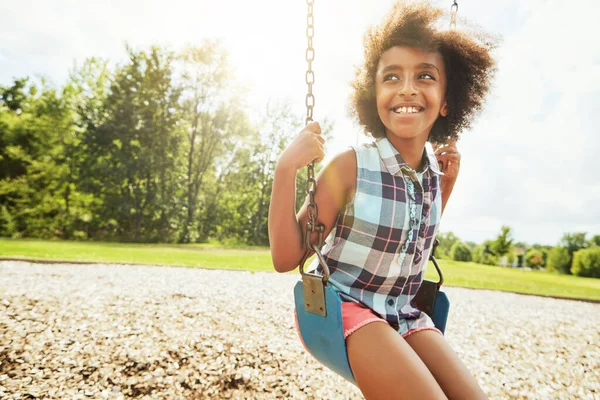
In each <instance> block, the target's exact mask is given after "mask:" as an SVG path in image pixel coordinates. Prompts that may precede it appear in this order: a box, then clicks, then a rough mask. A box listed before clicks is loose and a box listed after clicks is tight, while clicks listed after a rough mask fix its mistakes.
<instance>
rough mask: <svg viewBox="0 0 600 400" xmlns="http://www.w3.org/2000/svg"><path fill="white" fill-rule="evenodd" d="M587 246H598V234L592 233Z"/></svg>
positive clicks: (599, 236)
mask: <svg viewBox="0 0 600 400" xmlns="http://www.w3.org/2000/svg"><path fill="white" fill-rule="evenodd" d="M589 246H590V247H592V246H600V235H594V236H592V238H591V239H590V242H589Z"/></svg>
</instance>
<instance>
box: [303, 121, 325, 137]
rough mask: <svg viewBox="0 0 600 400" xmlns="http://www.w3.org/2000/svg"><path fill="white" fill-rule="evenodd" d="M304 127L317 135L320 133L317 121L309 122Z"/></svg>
mask: <svg viewBox="0 0 600 400" xmlns="http://www.w3.org/2000/svg"><path fill="white" fill-rule="evenodd" d="M304 129H305V130H307V131H310V132H313V133H316V134H318V135H320V134H321V125H319V123H318V122H311V123H309V124H308V125H306V127H305V128H304Z"/></svg>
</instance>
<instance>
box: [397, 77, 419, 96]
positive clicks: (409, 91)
mask: <svg viewBox="0 0 600 400" xmlns="http://www.w3.org/2000/svg"><path fill="white" fill-rule="evenodd" d="M398 94H399V95H400V96H416V95H417V88H416V87H415V85H414V84H413V82H412V80H411V79H403V82H402V84H401V85H400V88H399V89H398Z"/></svg>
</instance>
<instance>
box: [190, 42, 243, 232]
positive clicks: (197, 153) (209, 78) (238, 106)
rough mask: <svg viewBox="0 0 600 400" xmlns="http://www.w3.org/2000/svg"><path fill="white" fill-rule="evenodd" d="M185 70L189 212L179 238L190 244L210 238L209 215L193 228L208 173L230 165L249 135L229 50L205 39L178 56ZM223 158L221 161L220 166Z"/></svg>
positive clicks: (218, 43)
mask: <svg viewBox="0 0 600 400" xmlns="http://www.w3.org/2000/svg"><path fill="white" fill-rule="evenodd" d="M179 60H180V63H181V68H182V74H181V82H180V86H181V87H182V97H181V99H182V100H181V108H182V112H183V115H182V124H183V126H182V127H183V131H184V132H185V135H186V140H185V142H184V153H185V155H186V167H185V169H186V170H185V174H184V176H185V191H186V203H185V206H184V209H185V211H186V215H185V222H184V225H183V230H182V232H181V235H180V237H179V241H180V242H182V243H189V242H193V241H196V240H197V239H202V238H203V237H205V236H206V234H207V231H208V230H209V229H210V228H209V227H207V220H206V218H204V219H202V220H201V223H200V224H198V225H199V226H198V229H195V228H194V226H195V225H196V223H195V215H196V212H197V210H198V207H199V206H200V205H199V197H200V193H201V190H202V185H203V182H204V180H205V178H206V176H207V174H208V173H217V170H218V169H219V168H221V169H226V167H227V166H226V165H224V164H223V162H226V160H229V159H230V157H229V156H228V155H231V154H236V145H238V144H239V142H240V138H242V137H244V136H246V135H247V134H248V133H249V132H248V130H247V126H248V123H247V118H248V117H247V114H246V113H245V112H244V109H245V107H244V104H243V102H242V100H241V98H240V97H239V92H241V88H239V87H236V86H235V84H234V83H233V82H234V81H233V80H232V78H231V76H232V74H231V70H230V66H229V62H228V55H227V52H226V51H225V50H224V49H223V47H222V45H221V43H220V42H219V41H214V40H207V41H204V42H203V44H202V45H201V46H200V47H191V48H188V49H186V50H184V51H183V53H182V54H181V55H180V56H179ZM219 162H221V164H220V165H217V164H218V163H219Z"/></svg>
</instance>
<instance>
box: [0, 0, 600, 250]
mask: <svg viewBox="0 0 600 400" xmlns="http://www.w3.org/2000/svg"><path fill="white" fill-rule="evenodd" d="M393 3H394V2H393V1H390V0H371V1H366V0H327V1H325V0H315V5H314V20H315V36H314V40H313V47H314V48H315V61H314V62H313V70H314V71H315V84H314V87H313V92H314V94H315V97H316V102H315V112H314V119H315V120H316V121H322V120H324V119H325V118H326V119H328V120H330V121H332V122H333V123H334V131H333V138H332V139H331V140H330V141H329V142H328V143H327V147H326V152H327V158H326V159H325V161H324V162H327V161H328V160H330V159H331V157H333V156H334V155H335V154H337V153H339V152H341V151H344V150H345V148H347V146H350V145H354V144H356V143H357V142H359V143H362V142H365V141H367V140H368V139H367V138H365V137H364V136H363V135H362V134H361V132H360V131H361V130H360V128H359V127H358V126H357V125H356V124H355V123H354V121H353V120H352V119H350V117H349V116H348V115H347V104H348V96H349V94H350V87H349V82H350V80H351V79H352V78H353V76H354V71H355V68H356V67H357V66H359V65H360V63H361V62H362V54H363V53H362V52H363V48H362V38H363V34H364V32H365V30H366V29H367V28H368V27H369V26H371V25H374V24H377V23H379V21H380V20H381V18H382V16H383V15H384V14H385V13H386V11H387V10H388V9H389V8H390V7H391V5H392V4H393ZM458 3H459V11H458V16H459V20H458V28H459V29H460V27H461V19H466V20H468V21H470V22H473V23H476V24H477V25H479V26H480V27H481V28H483V29H484V30H485V31H487V32H490V33H494V34H498V35H500V36H501V37H502V43H501V45H500V47H499V48H498V49H497V50H496V51H495V53H494V57H495V59H496V60H497V62H498V73H497V76H496V79H495V81H494V86H493V88H492V90H491V93H490V95H489V97H488V100H487V102H486V105H485V109H484V111H483V113H482V114H481V115H480V116H479V117H478V118H477V120H476V122H475V123H474V125H473V126H472V128H471V129H470V130H468V131H465V132H463V133H462V134H461V139H460V141H459V142H458V148H459V151H460V152H461V155H462V161H461V170H460V174H459V177H458V180H457V182H456V185H455V187H454V190H453V192H452V196H451V198H450V201H449V202H448V206H447V208H446V210H445V212H444V216H443V219H442V224H441V227H440V229H441V231H442V232H448V231H452V232H454V234H456V235H457V236H458V237H459V238H461V239H462V240H469V241H474V242H477V243H480V242H482V241H484V240H488V239H493V238H495V237H496V236H497V235H498V234H499V233H500V230H501V226H502V225H508V226H510V227H511V228H512V231H513V238H514V239H515V240H516V241H522V242H526V243H528V244H533V243H540V244H547V245H556V244H557V243H558V241H559V240H560V238H561V237H562V235H563V234H564V233H566V232H588V238H589V237H591V235H595V234H600V179H599V178H598V172H597V171H598V168H599V165H600V160H599V159H600V128H599V126H600V124H598V123H596V119H595V118H594V117H595V116H598V115H600V45H599V43H598V39H597V38H598V37H600V24H599V23H598V22H597V21H600V4H599V3H597V1H595V0H527V1H517V0H486V1H474V0H468V1H467V0H459V1H458ZM433 4H434V5H436V6H439V7H442V8H444V9H449V8H450V5H451V4H452V1H450V0H446V1H435V0H434V1H433ZM306 11H307V5H306V2H305V1H304V0H254V1H246V0H221V1H214V0H211V1H206V0H196V1H182V0H169V1H158V0H143V1H141V0H119V1H116V0H110V1H109V0H105V1H91V0H86V1H73V0H37V1H36V0H20V1H18V2H16V1H13V0H0V85H7V84H10V83H11V81H12V79H13V78H18V77H23V76H30V77H32V78H39V77H42V76H43V77H45V78H47V79H49V80H50V82H51V83H52V84H54V85H62V84H64V83H65V82H66V80H67V77H68V73H69V70H70V69H72V68H73V67H74V66H75V65H81V64H82V63H83V61H84V60H85V59H86V58H87V57H92V56H95V57H102V58H106V59H109V60H110V61H111V63H113V64H115V63H116V64H118V63H122V62H124V61H125V44H126V43H127V44H129V45H130V46H132V47H133V48H134V49H139V50H142V49H147V48H148V47H149V46H151V45H153V44H157V45H164V46H168V47H169V48H171V49H173V50H178V49H182V48H183V47H185V46H187V45H197V44H200V43H201V41H202V40H203V39H206V38H220V39H221V40H222V41H223V43H224V45H225V47H226V48H227V49H228V51H229V53H230V60H231V64H232V66H233V68H234V71H235V79H236V81H238V82H239V83H241V84H242V85H244V86H246V87H248V90H249V94H248V96H249V99H250V104H252V105H253V106H254V107H255V108H256V109H258V110H260V109H261V108H263V107H264V105H266V103H267V102H268V101H289V102H290V103H291V104H292V106H293V109H294V110H295V111H297V113H298V114H299V115H304V114H305V113H306V111H305V109H304V107H305V106H304V101H305V94H306V90H307V89H306V83H305V81H304V76H305V75H304V74H305V70H306V61H305V48H306V36H305V30H306Z"/></svg>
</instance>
